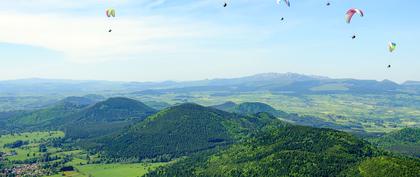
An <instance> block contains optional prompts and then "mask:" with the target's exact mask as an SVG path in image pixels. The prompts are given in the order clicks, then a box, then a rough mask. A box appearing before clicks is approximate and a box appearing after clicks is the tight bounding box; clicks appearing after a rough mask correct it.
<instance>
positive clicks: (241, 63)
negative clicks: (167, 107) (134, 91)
mask: <svg viewBox="0 0 420 177" xmlns="http://www.w3.org/2000/svg"><path fill="white" fill-rule="evenodd" d="M0 1H1V4H2V6H0V21H2V23H0V27H1V28H0V31H1V32H0V80H9V79H19V78H33V77H40V78H56V79H95V80H120V81H163V80H178V81H180V80H197V79H206V78H230V77H239V76H245V75H252V74H256V73H264V72H280V73H281V72H296V73H303V74H314V75H324V76H329V77H333V78H359V79H376V80H383V79H391V80H394V81H398V82H403V81H405V80H420V69H419V68H420V50H419V49H420V48H419V47H418V46H419V45H418V43H419V41H420V23H419V22H420V21H419V19H418V18H419V17H420V1H414V0H409V1H404V2H401V1H395V0H381V1H379V0H370V1H365V0H329V2H331V6H329V7H327V6H326V5H325V4H326V2H327V0H296V1H295V0H290V1H291V7H290V8H287V7H286V6H284V5H282V6H278V5H276V3H275V0H229V6H228V7H227V8H223V7H222V5H223V3H224V0H173V1H169V0H108V1H103V0H72V1H69V0H14V1H6V0H0ZM108 7H113V8H115V9H116V10H117V18H115V19H108V18H106V17H105V12H104V9H106V8H108ZM352 7H354V8H360V9H362V10H364V11H365V17H363V18H360V17H358V16H356V17H354V20H353V22H352V24H350V25H349V24H346V23H345V21H344V14H345V12H346V11H347V9H349V8H352ZM282 17H284V18H285V20H284V21H281V20H280V19H281V18H282ZM109 27H111V28H112V29H113V32H111V33H108V32H107V30H108V28H109ZM353 34H356V35H357V39H356V40H352V39H351V36H352V35H353ZM389 41H393V42H396V43H397V44H398V48H397V51H396V52H395V53H392V54H390V53H389V52H388V51H387V43H388V42H389ZM388 64H391V65H392V66H393V67H392V68H391V69H387V68H386V66H387V65H388Z"/></svg>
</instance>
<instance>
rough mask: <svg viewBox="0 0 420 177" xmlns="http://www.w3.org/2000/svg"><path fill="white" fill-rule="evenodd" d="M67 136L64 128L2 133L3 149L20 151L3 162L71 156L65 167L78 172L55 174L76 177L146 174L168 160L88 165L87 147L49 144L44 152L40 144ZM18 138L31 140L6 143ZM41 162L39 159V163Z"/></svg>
mask: <svg viewBox="0 0 420 177" xmlns="http://www.w3.org/2000/svg"><path fill="white" fill-rule="evenodd" d="M62 137H64V133H63V132H60V131H51V132H32V133H20V134H8V135H2V136H0V152H3V153H10V152H16V155H10V156H6V157H5V159H4V161H2V163H3V164H4V165H6V166H5V167H9V168H10V167H12V166H14V165H17V164H15V163H21V162H22V161H25V160H31V159H41V158H42V157H43V156H45V155H46V154H47V153H48V155H49V156H52V157H58V159H57V160H53V161H50V162H43V164H51V163H55V162H60V161H61V160H62V159H63V158H65V157H71V159H72V160H71V161H69V162H66V163H64V164H63V166H73V167H74V168H75V171H72V172H59V173H58V174H56V175H53V176H52V177H58V176H63V175H65V176H74V177H90V176H93V177H116V176H118V177H136V176H142V175H144V174H146V173H147V172H148V171H150V170H153V169H155V168H156V167H159V166H162V165H164V164H165V163H132V164H122V163H115V164H87V163H88V160H86V158H87V156H88V155H87V154H86V152H84V151H83V150H78V149H73V150H63V149H61V148H57V147H52V146H47V152H40V151H39V145H40V144H48V143H49V142H50V141H51V140H53V139H56V138H62ZM18 140H21V141H27V142H28V144H26V145H23V146H21V147H18V148H8V147H5V145H6V144H10V143H13V142H16V141H18ZM97 158H98V157H97V156H96V155H89V159H91V160H95V159H97ZM37 163H38V162H37Z"/></svg>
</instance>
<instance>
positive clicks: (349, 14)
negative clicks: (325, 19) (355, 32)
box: [345, 9, 364, 23]
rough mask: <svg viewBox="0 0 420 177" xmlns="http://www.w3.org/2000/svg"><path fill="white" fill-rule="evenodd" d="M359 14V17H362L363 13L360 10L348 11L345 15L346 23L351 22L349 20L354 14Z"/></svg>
mask: <svg viewBox="0 0 420 177" xmlns="http://www.w3.org/2000/svg"><path fill="white" fill-rule="evenodd" d="M356 13H357V14H359V15H360V16H361V17H363V16H364V13H363V11H362V10H360V9H349V10H348V11H347V13H346V16H345V19H346V22H347V23H350V22H351V19H352V18H353V16H354V14H356Z"/></svg>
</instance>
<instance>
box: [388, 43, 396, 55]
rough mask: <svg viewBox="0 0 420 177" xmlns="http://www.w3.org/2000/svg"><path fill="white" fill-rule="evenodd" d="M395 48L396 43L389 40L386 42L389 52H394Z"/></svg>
mask: <svg viewBox="0 0 420 177" xmlns="http://www.w3.org/2000/svg"><path fill="white" fill-rule="evenodd" d="M396 48H397V44H396V43H394V42H389V43H388V50H389V52H391V53H392V52H394V50H395V49H396Z"/></svg>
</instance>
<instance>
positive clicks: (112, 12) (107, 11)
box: [105, 8, 115, 17]
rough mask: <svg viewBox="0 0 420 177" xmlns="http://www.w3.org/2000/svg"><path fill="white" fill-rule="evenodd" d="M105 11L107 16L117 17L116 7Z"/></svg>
mask: <svg viewBox="0 0 420 177" xmlns="http://www.w3.org/2000/svg"><path fill="white" fill-rule="evenodd" d="M105 13H106V16H107V17H115V9H113V8H109V9H106V12H105Z"/></svg>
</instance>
